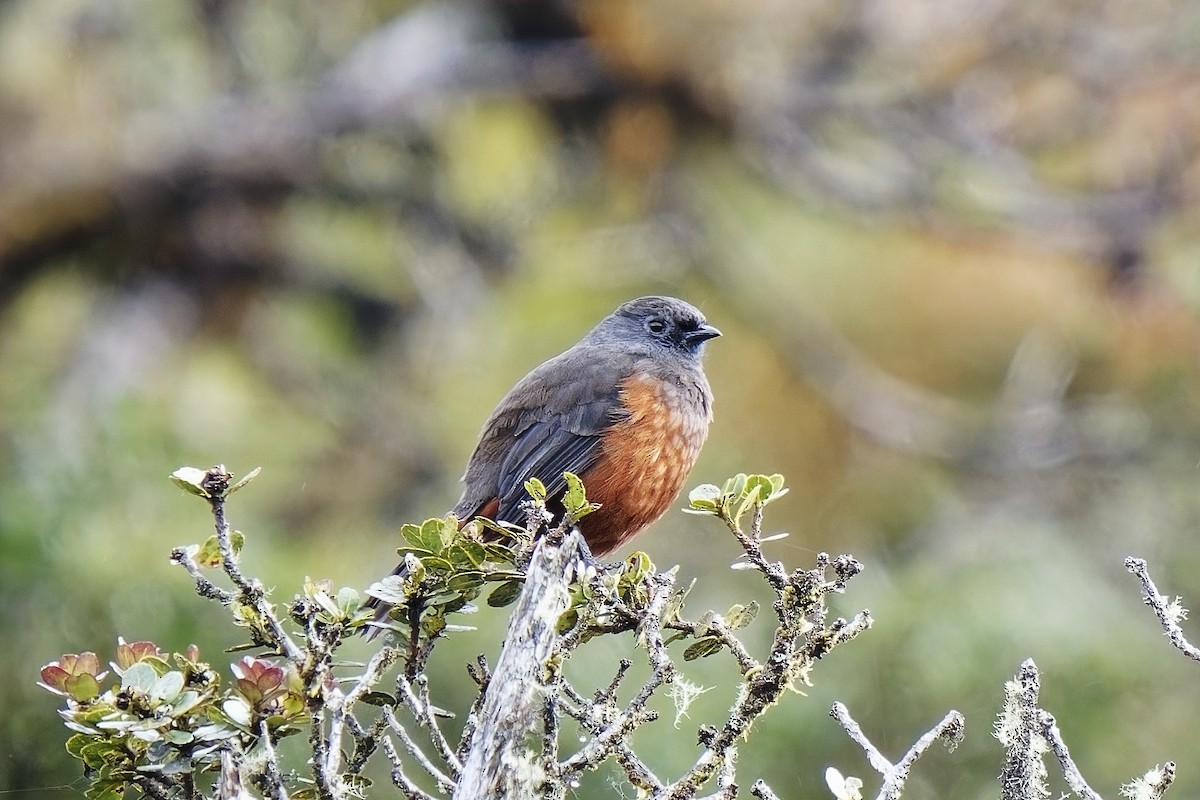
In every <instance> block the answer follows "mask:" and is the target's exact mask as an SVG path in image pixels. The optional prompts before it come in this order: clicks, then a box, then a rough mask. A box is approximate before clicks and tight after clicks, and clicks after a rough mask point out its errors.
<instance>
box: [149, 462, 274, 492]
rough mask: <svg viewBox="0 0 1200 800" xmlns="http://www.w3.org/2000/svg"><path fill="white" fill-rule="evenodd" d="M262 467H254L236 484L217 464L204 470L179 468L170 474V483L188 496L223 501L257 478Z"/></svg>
mask: <svg viewBox="0 0 1200 800" xmlns="http://www.w3.org/2000/svg"><path fill="white" fill-rule="evenodd" d="M260 472H262V467H255V468H254V469H252V470H250V471H249V472H247V473H246V475H245V477H243V478H242V479H241V480H240V481H238V482H237V483H233V484H231V483H230V482H229V481H230V480H231V479H232V477H233V475H232V474H231V473H230V472H229V471H228V470H226V469H225V465H224V464H218V465H217V466H215V467H213V468H212V469H208V470H204V469H199V468H198V467H180V468H179V469H177V470H175V471H174V472H172V473H171V476H170V477H171V482H172V483H174V484H175V485H176V486H178V487H179V488H180V489H183V490H184V491H185V492H187V493H188V494H194V495H196V496H197V497H203V498H204V499H205V500H223V499H225V498H226V497H229V496H230V495H231V494H233V493H234V492H236V491H238V490H240V489H243V488H245V486H246V484H248V483H250V481H252V480H254V479H255V478H257V477H258V473H260Z"/></svg>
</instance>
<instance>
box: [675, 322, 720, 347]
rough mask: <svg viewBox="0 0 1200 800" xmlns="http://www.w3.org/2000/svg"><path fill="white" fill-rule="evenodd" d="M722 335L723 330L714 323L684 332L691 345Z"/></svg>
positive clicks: (685, 339) (685, 338)
mask: <svg viewBox="0 0 1200 800" xmlns="http://www.w3.org/2000/svg"><path fill="white" fill-rule="evenodd" d="M720 335H721V332H720V331H719V330H717V329H716V328H714V327H713V326H712V325H708V324H704V325H701V326H700V327H699V328H696V330H694V331H688V332H687V333H686V334H684V337H683V339H684V341H686V342H687V343H688V344H690V345H696V344H700V343H701V342H707V341H708V340H709V339H715V338H717V337H718V336H720Z"/></svg>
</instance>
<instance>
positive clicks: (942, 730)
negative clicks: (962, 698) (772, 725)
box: [829, 703, 966, 800]
mask: <svg viewBox="0 0 1200 800" xmlns="http://www.w3.org/2000/svg"><path fill="white" fill-rule="evenodd" d="M829 715H830V716H831V717H833V718H834V719H835V720H837V722H838V724H839V725H841V726H842V728H843V730H845V731H846V733H847V734H849V736H850V738H851V739H853V740H854V742H855V743H856V744H857V745H858V746H859V747H861V748H862V749H863V752H865V753H866V754H867V761H869V762H870V763H871V768H872V769H874V770H875V771H876V772H878V773H879V774H880V775H882V776H883V787H882V788H881V789H880V790H879V795H878V800H899V797H900V795H901V793H902V792H903V791H904V784H905V783H906V782H907V781H908V775H909V772H910V771H911V770H912V765H913V764H914V763H915V762H916V760H917V759H918V758H920V757H921V755H922V754H924V753H925V751H926V750H928V749H929V748H930V746H932V745H933V743H934V742H936V741H937V740H939V739H942V740H944V741H945V742H946V746H947V747H948V748H949V749H951V750H953V749H954V748H955V747H957V746H958V743H959V742H960V741H962V735H963V726H964V725H965V724H966V723H965V721H964V720H963V716H962V714H960V713H958V712H957V711H951V712H950V713H948V714H946V716H945V717H943V718H942V721H941V722H939V723H938V724H937V725H935V726H933V727H932V728H930V729H929V730H928V731H926V732H925V733H924V734H923V735H922V736H921V738H919V739H917V741H916V742H914V743H913V746H912V747H910V748H908V752H907V753H905V754H904V757H903V758H901V759H900V760H899V761H897V762H896V763H895V764H893V763H891V762H890V761H888V760H887V758H886V757H885V756H884V755H883V753H881V752H880V751H879V749H878V748H877V747H875V745H874V744H872V743H871V740H870V739H868V738H867V736H866V734H864V733H863V731H862V728H861V727H860V726H859V724H858V723H857V722H856V721H855V720H854V718H853V717H851V716H850V712H849V711H848V710H847V709H846V707H845V706H844V705H842V704H841V703H834V704H833V708H832V709H830V711H829Z"/></svg>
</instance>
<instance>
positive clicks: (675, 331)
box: [373, 297, 721, 607]
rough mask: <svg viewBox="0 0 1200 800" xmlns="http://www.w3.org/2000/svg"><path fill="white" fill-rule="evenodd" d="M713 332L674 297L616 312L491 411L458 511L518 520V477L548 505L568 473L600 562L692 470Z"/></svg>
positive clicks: (707, 394)
mask: <svg viewBox="0 0 1200 800" xmlns="http://www.w3.org/2000/svg"><path fill="white" fill-rule="evenodd" d="M720 335H721V332H720V331H718V330H717V329H716V328H714V327H713V326H712V325H709V324H708V323H707V321H706V320H705V319H704V315H703V314H701V313H700V311H699V310H698V309H697V308H695V307H694V306H692V305H689V304H688V303H685V302H684V301H682V300H678V299H676V298H673V297H639V298H638V299H636V300H630V301H629V302H627V303H624V304H622V305H621V306H619V307H618V308H617V309H616V310H615V311H613V313H611V314H609V315H608V316H607V317H605V318H604V319H602V320H600V323H599V324H598V325H596V327H595V328H593V329H592V330H591V331H590V332H589V333H588V334H587V335H586V336H584V337H583V339H581V340H580V341H579V342H578V343H576V344H575V345H574V346H573V347H571V348H570V349H569V350H567V351H565V352H564V353H562V354H561V355H558V356H555V357H554V358H552V359H550V360H549V361H546V362H545V363H543V364H542V365H540V366H538V367H536V368H535V369H534V370H533V371H532V372H530V373H529V374H528V375H526V376H525V377H524V378H522V379H521V380H520V381H518V382H517V384H516V386H514V387H513V388H512V389H511V390H510V391H509V392H508V394H506V395H505V396H504V398H503V399H502V400H501V401H500V404H499V405H498V406H496V410H495V411H493V412H492V415H491V416H490V417H488V420H487V422H486V423H484V426H483V431H482V432H481V433H480V436H479V442H478V443H477V444H476V445H475V451H474V452H473V453H472V454H471V459H470V461H469V462H468V463H467V470H466V473H465V474H464V475H463V482H464V484H465V488H464V490H463V495H462V498H461V499H460V500H459V501H458V504H457V505H456V506H455V507H454V510H453V513H454V515H455V516H456V517H458V519H460V520H463V521H467V520H470V519H473V518H475V517H477V516H482V517H487V518H489V519H493V520H496V521H497V522H509V523H515V524H524V522H525V518H524V513H523V512H522V511H521V502H522V501H523V500H524V499H526V492H525V482H526V481H528V480H529V479H530V478H538V479H539V480H540V481H541V482H542V483H543V484H545V486H546V490H547V506H548V507H549V508H550V509H551V510H554V508H555V504H556V503H557V502H558V501H559V500H561V498H562V496H563V493H564V492H565V491H566V481H565V480H564V479H563V473H564V472H571V473H574V474H575V475H578V476H579V477H580V478H581V479H582V481H583V484H584V487H585V489H586V490H587V497H588V500H589V501H590V502H594V503H599V504H600V508H599V509H597V510H596V511H594V512H592V513H591V514H589V515H587V516H586V517H584V518H583V519H581V520H580V521H579V529H580V532H581V533H582V534H583V537H584V540H585V541H586V542H587V544H588V548H589V549H590V550H591V551H592V553H593V554H594V555H596V556H603V555H606V554H608V553H611V552H612V551H614V550H616V549H617V548H619V547H620V546H621V545H622V544H624V543H625V542H627V541H628V540H629V539H630V538H632V537H633V536H634V535H636V534H637V533H638V532H640V531H641V530H642V529H643V528H645V527H646V526H647V525H649V524H650V523H651V522H654V521H655V520H656V519H658V518H659V517H660V516H662V514H663V512H665V511H666V510H667V508H668V507H669V506H670V504H671V502H672V501H673V500H674V499H675V497H676V495H678V493H679V490H680V489H681V488H682V487H683V483H684V481H685V480H686V479H687V476H688V473H689V472H691V469H692V465H693V464H695V463H696V457H697V456H698V455H699V453H700V448H701V446H702V445H703V444H704V440H705V438H706V437H707V435H708V425H709V422H711V421H712V391H711V390H710V389H709V386H708V380H707V379H706V378H705V377H704V369H703V366H702V364H701V355H702V352H703V349H704V343H705V342H707V341H708V340H709V339H712V338H714V337H717V336H720ZM398 569H399V568H398ZM373 604H374V605H375V606H377V607H379V606H382V605H383V604H382V603H380V602H378V601H375V602H374V603H373Z"/></svg>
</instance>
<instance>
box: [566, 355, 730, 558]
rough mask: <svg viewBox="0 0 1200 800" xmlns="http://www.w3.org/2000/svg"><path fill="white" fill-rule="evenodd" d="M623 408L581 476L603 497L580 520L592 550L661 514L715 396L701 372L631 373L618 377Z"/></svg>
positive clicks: (683, 474) (695, 449)
mask: <svg viewBox="0 0 1200 800" xmlns="http://www.w3.org/2000/svg"><path fill="white" fill-rule="evenodd" d="M620 401H621V408H622V414H621V417H620V419H619V421H617V422H616V423H615V424H613V425H612V426H611V427H610V428H609V429H608V430H607V431H605V433H604V436H603V440H602V443H601V455H600V458H599V459H598V461H597V462H596V464H595V465H594V466H593V467H592V469H590V470H588V474H587V475H586V476H585V484H586V488H587V490H588V499H589V500H591V501H593V502H597V503H600V504H601V508H600V510H599V511H597V512H595V513H594V514H592V515H591V516H589V517H586V518H585V519H584V520H583V521H582V523H581V525H580V527H581V528H582V529H583V533H584V534H585V537H586V538H587V541H588V545H589V546H590V547H591V549H592V552H593V553H595V554H596V555H604V554H606V553H608V552H610V551H612V550H615V549H617V548H618V547H620V546H621V544H623V543H624V542H625V541H627V540H628V539H629V538H630V537H632V536H633V535H634V534H636V533H637V532H638V531H640V530H641V529H642V528H644V527H646V526H647V525H649V524H650V523H651V522H653V521H654V520H656V519H658V518H659V517H660V516H662V514H663V512H665V511H666V510H667V508H668V507H669V506H670V504H671V502H672V501H673V500H674V499H675V497H676V496H677V495H678V494H679V490H680V489H681V488H682V487H683V483H684V481H686V480H687V476H688V474H689V473H690V472H691V470H692V466H693V465H694V464H695V463H696V457H697V456H698V455H699V454H700V448H701V447H702V446H703V445H704V440H705V438H706V437H707V436H708V424H709V421H710V420H711V419H712V401H711V396H710V394H709V389H708V384H707V382H706V381H705V380H704V377H703V375H698V376H691V377H685V378H679V379H671V378H668V379H662V378H659V377H651V376H645V375H640V376H635V377H632V378H629V379H626V380H625V381H624V382H623V383H622V384H621V391H620Z"/></svg>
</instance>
